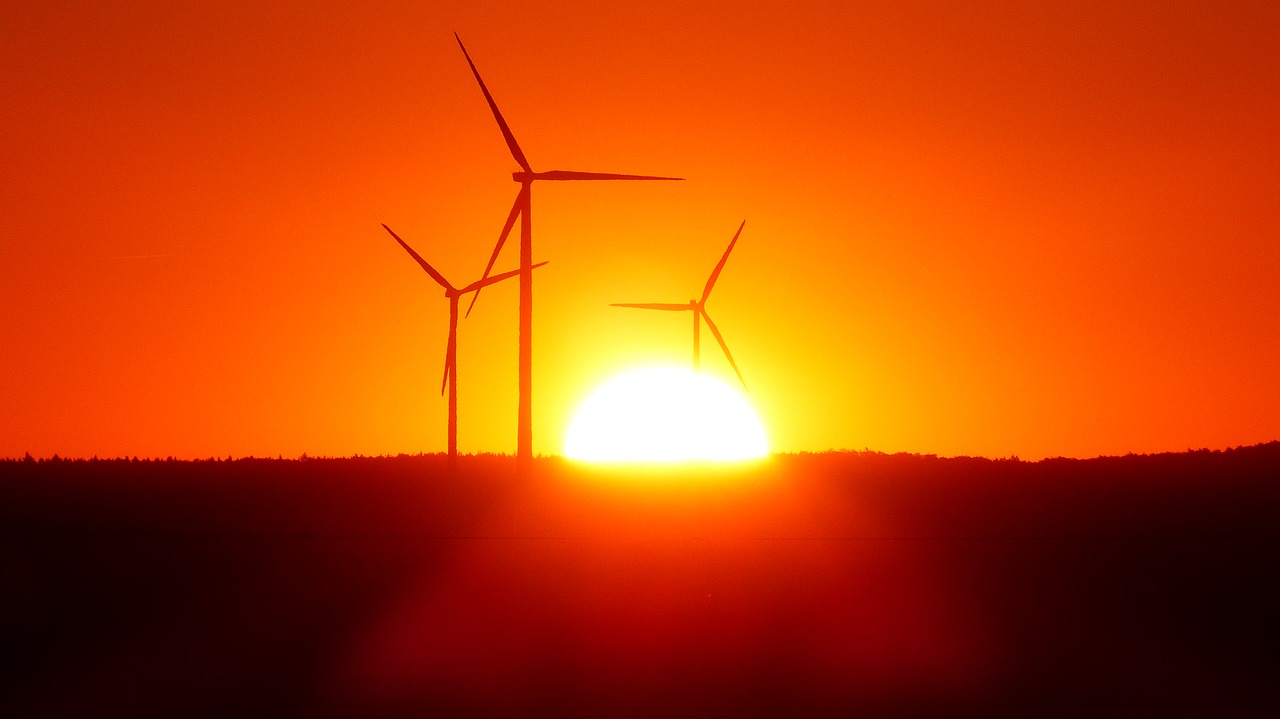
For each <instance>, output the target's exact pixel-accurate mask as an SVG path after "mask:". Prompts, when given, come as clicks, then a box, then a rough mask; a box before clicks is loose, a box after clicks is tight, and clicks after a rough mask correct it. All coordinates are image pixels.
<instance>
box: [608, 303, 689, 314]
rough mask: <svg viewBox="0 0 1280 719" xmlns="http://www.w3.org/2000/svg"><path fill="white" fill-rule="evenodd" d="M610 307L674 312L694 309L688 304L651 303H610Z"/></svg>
mask: <svg viewBox="0 0 1280 719" xmlns="http://www.w3.org/2000/svg"><path fill="white" fill-rule="evenodd" d="M609 306H610V307H635V308H636V309H641V310H668V311H672V312H674V311H677V310H687V309H692V308H691V307H690V306H689V303H688V302H682V303H680V304H674V303H671V302H649V303H644V304H637V303H625V302H613V303H610V305H609Z"/></svg>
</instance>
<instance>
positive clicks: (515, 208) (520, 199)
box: [462, 187, 526, 318]
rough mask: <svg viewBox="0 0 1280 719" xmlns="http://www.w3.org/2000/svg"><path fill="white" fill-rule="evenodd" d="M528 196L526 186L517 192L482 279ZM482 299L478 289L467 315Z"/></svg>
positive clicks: (485, 276)
mask: <svg viewBox="0 0 1280 719" xmlns="http://www.w3.org/2000/svg"><path fill="white" fill-rule="evenodd" d="M525 198H526V195H525V188H524V187H522V188H520V192H518V193H516V201H515V204H513V205H512V206H511V212H510V213H509V214H508V215H507V222H506V224H504V225H503V226H502V232H500V233H499V234H498V244H496V245H494V246H493V254H491V255H489V264H487V265H485V266H484V274H483V275H480V279H481V280H484V279H485V278H487V277H488V276H489V272H490V270H492V269H493V263H494V262H497V261H498V253H499V252H502V245H503V244H504V243H506V241H507V235H509V234H511V228H512V227H513V226H514V225H515V224H516V218H517V217H519V216H520V211H521V210H523V209H524V200H525ZM478 299H480V291H479V290H476V293H475V294H474V295H471V304H469V305H467V312H466V314H464V315H462V316H463V317H464V318H465V317H470V316H471V310H472V308H474V307H475V306H476V300H478Z"/></svg>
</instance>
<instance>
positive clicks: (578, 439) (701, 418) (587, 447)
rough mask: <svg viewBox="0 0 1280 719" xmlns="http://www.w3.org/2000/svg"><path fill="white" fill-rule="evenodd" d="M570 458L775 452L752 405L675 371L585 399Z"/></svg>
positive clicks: (637, 378) (630, 377) (660, 370)
mask: <svg viewBox="0 0 1280 719" xmlns="http://www.w3.org/2000/svg"><path fill="white" fill-rule="evenodd" d="M564 453H565V455H566V456H568V457H570V458H572V459H581V460H588V461H594V462H680V461H687V460H717V461H724V460H737V459H752V458H755V457H763V456H764V455H766V454H768V453H769V444H768V442H767V441H766V440H765V436H764V427H763V426H762V425H761V424H760V419H759V417H757V416H756V413H755V410H753V409H752V408H751V405H749V404H747V401H746V399H744V398H743V397H742V395H740V394H738V393H737V392H735V391H734V390H732V389H730V388H729V387H727V386H725V385H724V384H723V383H722V382H720V381H718V380H715V379H712V378H710V377H707V376H705V375H700V374H695V373H693V372H690V371H689V370H684V369H676V368H672V367H654V368H649V369H642V370H635V371H632V372H628V373H626V374H623V375H620V376H618V377H615V378H614V379H612V380H610V381H609V382H607V383H605V384H604V385H602V386H601V387H600V388H599V389H597V390H596V391H595V392H594V393H593V394H592V395H591V396H590V397H588V398H587V400H586V401H585V402H583V403H582V406H580V407H579V408H578V412H577V414H576V415H574V418H573V421H572V422H570V423H569V431H568V433H567V434H566V435H565V442H564Z"/></svg>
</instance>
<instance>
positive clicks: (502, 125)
mask: <svg viewBox="0 0 1280 719" xmlns="http://www.w3.org/2000/svg"><path fill="white" fill-rule="evenodd" d="M453 37H454V39H455V40H457V41H458V47H460V48H462V56H463V57H465V58H467V64H468V65H470V66H471V74H472V75H475V76H476V82H478V83H480V92H483V93H484V99H485V102H488V103H489V109H490V110H492V111H493V119H495V120H497V121H498V129H499V130H502V137H503V139H505V140H506V141H507V147H508V148H510V149H511V156H512V157H514V158H515V159H516V162H517V163H519V165H520V167H522V168H524V171H525V172H533V168H531V167H529V161H528V160H526V159H525V158H524V153H523V152H521V151H520V146H519V145H517V144H516V138H515V135H512V134H511V128H510V127H508V126H507V121H506V120H504V119H502V113H501V112H499V111H498V103H496V102H494V101H493V95H490V94H489V88H488V87H487V86H486V85H485V84H484V80H482V79H480V71H479V70H477V69H476V64H475V63H474V62H471V55H469V54H467V48H466V46H465V45H463V44H462V38H460V37H458V33H456V32H455V33H454V34H453Z"/></svg>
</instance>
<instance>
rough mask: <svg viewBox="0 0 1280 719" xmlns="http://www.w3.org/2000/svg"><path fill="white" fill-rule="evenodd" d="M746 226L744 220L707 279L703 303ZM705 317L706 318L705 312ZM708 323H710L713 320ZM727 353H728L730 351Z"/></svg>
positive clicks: (703, 292) (703, 290)
mask: <svg viewBox="0 0 1280 719" xmlns="http://www.w3.org/2000/svg"><path fill="white" fill-rule="evenodd" d="M746 226H747V221H746V220H743V221H742V224H741V225H738V231H737V232H735V233H733V239H732V240H729V247H728V248H726V249H725V251H724V255H723V256H721V257H720V262H719V263H717V264H716V268H715V269H714V270H712V271H711V276H710V277H708V278H707V286H706V287H704V288H703V289H702V302H706V301H707V297H708V296H709V295H710V294H711V288H712V287H714V286H715V284H716V280H717V279H718V278H719V277H720V270H723V269H724V263H725V261H726V260H728V259H729V253H730V252H733V246H734V244H735V243H737V241H738V235H741V234H742V228H743V227H746ZM703 316H704V317H705V316H706V313H705V312H704V313H703ZM707 321H708V322H710V321H711V320H707ZM725 351H726V352H727V351H728V350H725Z"/></svg>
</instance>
